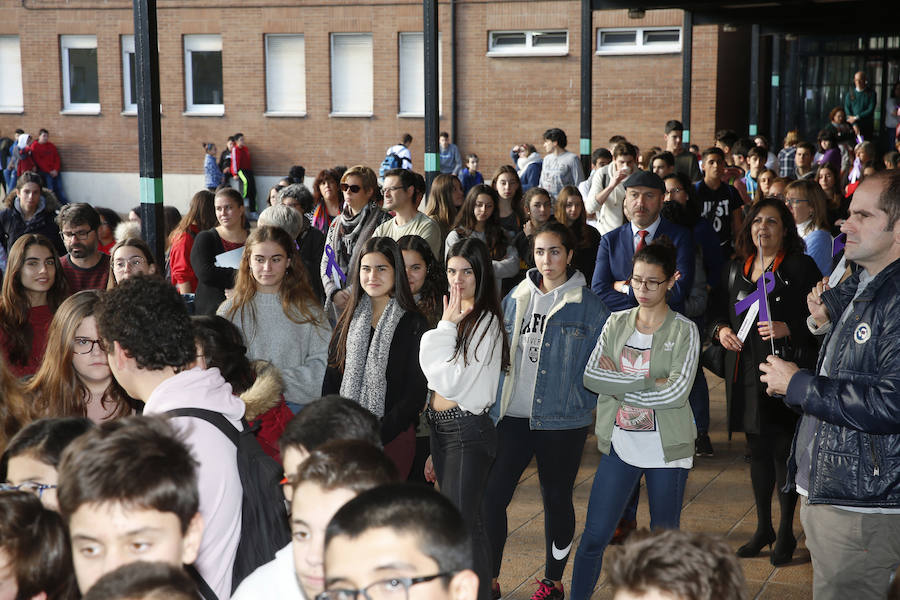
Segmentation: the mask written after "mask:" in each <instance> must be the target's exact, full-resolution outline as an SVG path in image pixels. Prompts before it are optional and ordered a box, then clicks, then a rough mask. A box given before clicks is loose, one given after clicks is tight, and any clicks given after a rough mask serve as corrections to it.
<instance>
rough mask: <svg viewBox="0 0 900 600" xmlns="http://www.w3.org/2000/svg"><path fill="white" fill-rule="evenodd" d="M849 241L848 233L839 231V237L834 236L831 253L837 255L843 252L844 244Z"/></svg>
mask: <svg viewBox="0 0 900 600" xmlns="http://www.w3.org/2000/svg"><path fill="white" fill-rule="evenodd" d="M846 243H847V234H846V233H839V234H838V235H837V237H835V238H834V241H833V242H832V243H831V255H832V256H837V255H838V254H840V253H841V250H843V249H844V245H846Z"/></svg>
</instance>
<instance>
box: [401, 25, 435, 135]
mask: <svg viewBox="0 0 900 600" xmlns="http://www.w3.org/2000/svg"><path fill="white" fill-rule="evenodd" d="M406 36H421V37H422V71H423V73H424V70H425V35H424V34H423V33H422V32H421V31H398V32H397V116H398V117H399V118H401V119H421V118H423V117H425V98H424V95H425V88H424V85H423V87H422V96H423V97H422V111H421V112H417V111H410V110H406V111H404V110H403V60H402V58H403V38H404V37H406ZM437 46H438V116H440V115H442V114H443V110H442V108H441V107H442V106H443V100H444V89H443V88H444V86H443V85H442V84H443V78H444V65H443V52H442V50H441V34H440V33H438V42H437Z"/></svg>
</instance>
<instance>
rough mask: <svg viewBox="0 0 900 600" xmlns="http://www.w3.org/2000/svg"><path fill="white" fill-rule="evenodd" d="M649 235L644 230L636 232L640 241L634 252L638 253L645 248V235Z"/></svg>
mask: <svg viewBox="0 0 900 600" xmlns="http://www.w3.org/2000/svg"><path fill="white" fill-rule="evenodd" d="M648 233H650V232H649V231H647V230H646V229H642V230H641V231H638V235H639V236H641V239H639V240H638V243H637V248H635V249H634V251H635V252H640V251H641V250H643V249H644V248H646V247H647V234H648Z"/></svg>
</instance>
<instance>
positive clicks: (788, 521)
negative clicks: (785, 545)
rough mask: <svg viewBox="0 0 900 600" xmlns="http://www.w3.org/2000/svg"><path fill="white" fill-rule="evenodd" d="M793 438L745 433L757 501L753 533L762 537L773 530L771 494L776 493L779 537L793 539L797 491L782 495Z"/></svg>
mask: <svg viewBox="0 0 900 600" xmlns="http://www.w3.org/2000/svg"><path fill="white" fill-rule="evenodd" d="M793 439H794V435H793V434H792V433H788V432H780V433H767V434H763V435H759V434H753V433H748V434H747V442H748V444H749V445H750V481H751V483H752V484H753V496H754V499H755V500H756V531H757V533H760V534H765V533H766V532H768V531H770V530H771V529H772V492H773V490H775V491H777V492H778V502H779V504H780V506H781V521H780V523H779V525H778V533H777V535H778V537H779V538H784V537H787V538H792V537H793V535H794V533H793V523H794V509H795V508H796V506H797V492H794V491H791V492H783V491H781V490H782V488H783V487H784V483H785V479H786V478H787V461H788V457H789V455H790V453H791V442H792V440H793Z"/></svg>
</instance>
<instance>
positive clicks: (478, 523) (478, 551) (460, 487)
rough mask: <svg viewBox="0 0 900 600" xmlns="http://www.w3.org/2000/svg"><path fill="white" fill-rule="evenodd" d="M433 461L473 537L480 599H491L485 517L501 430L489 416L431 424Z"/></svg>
mask: <svg viewBox="0 0 900 600" xmlns="http://www.w3.org/2000/svg"><path fill="white" fill-rule="evenodd" d="M429 425H430V426H431V459H432V461H433V463H434V472H435V475H437V480H438V484H439V485H440V488H441V493H442V494H444V495H445V496H446V497H447V498H449V499H450V500H451V501H452V502H453V504H454V505H456V508H458V509H459V511H460V512H461V513H462V515H463V518H464V519H465V521H466V525H467V526H468V528H469V532H470V533H471V536H472V550H473V552H472V555H473V558H474V565H473V566H474V570H475V572H476V573H477V574H478V578H479V585H478V591H479V594H478V597H479V598H490V589H491V571H492V569H491V558H490V544H489V542H488V538H487V534H486V533H485V529H484V521H483V519H482V517H481V503H482V499H483V496H484V490H485V488H486V487H487V480H488V473H490V471H491V464H493V462H494V456H496V454H497V430H496V429H495V428H494V422H493V421H491V418H490V417H489V416H488V415H487V414H483V415H469V414H467V415H465V416H462V417H458V418H456V419H452V420H450V421H443V422H434V423H429Z"/></svg>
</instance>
